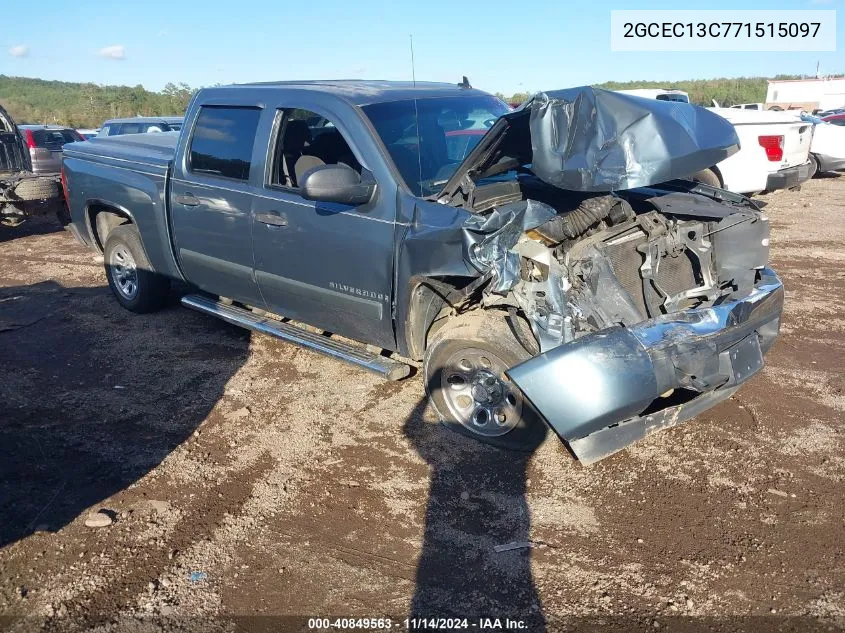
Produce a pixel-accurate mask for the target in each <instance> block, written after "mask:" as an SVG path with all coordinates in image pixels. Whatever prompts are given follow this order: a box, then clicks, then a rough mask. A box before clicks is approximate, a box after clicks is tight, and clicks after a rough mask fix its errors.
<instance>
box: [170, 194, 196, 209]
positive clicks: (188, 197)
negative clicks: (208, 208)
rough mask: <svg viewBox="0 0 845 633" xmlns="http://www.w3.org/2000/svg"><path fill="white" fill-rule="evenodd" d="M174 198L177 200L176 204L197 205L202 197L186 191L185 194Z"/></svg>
mask: <svg viewBox="0 0 845 633" xmlns="http://www.w3.org/2000/svg"><path fill="white" fill-rule="evenodd" d="M174 200H175V201H176V204H181V205H184V206H186V207H196V206H198V205H199V203H200V199H199V198H197V197H196V196H195V195H194V194H192V193H186V194H184V195H181V194H180V195H178V196H176V197H175V198H174Z"/></svg>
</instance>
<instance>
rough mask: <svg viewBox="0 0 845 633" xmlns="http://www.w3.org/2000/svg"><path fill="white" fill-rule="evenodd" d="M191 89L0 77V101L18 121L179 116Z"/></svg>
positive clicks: (75, 123) (80, 122) (87, 122)
mask: <svg viewBox="0 0 845 633" xmlns="http://www.w3.org/2000/svg"><path fill="white" fill-rule="evenodd" d="M194 92H195V90H194V89H192V88H191V87H190V86H188V85H187V84H185V83H178V84H177V83H169V84H167V85H166V86H165V87H164V89H163V90H162V91H161V92H152V91H150V90H146V89H144V87H143V86H141V85H137V86H134V87H133V86H100V85H97V84H94V83H75V82H68V81H45V80H43V79H30V78H28V77H8V76H6V75H0V105H2V106H3V107H4V108H6V110H7V111H8V112H9V114H10V115H12V118H13V119H15V121H17V122H18V123H47V124H56V125H67V126H69V127H74V128H98V127H100V126H101V125H102V124H103V121H105V120H107V119H114V118H118V117H131V116H136V115H138V116H166V115H181V114H184V113H185V108H186V107H187V106H188V102H189V101H190V100H191V97H192V96H193V94H194Z"/></svg>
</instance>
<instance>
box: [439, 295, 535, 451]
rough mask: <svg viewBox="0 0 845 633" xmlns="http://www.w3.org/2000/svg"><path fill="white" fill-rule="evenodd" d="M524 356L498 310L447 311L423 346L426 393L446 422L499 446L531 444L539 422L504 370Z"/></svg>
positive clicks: (521, 447) (530, 447)
mask: <svg viewBox="0 0 845 633" xmlns="http://www.w3.org/2000/svg"><path fill="white" fill-rule="evenodd" d="M517 326H519V327H523V328H524V329H527V328H528V326H527V325H526V324H523V323H521V322H520V323H518V324H517ZM527 334H528V335H529V336H530V330H528V332H527ZM530 357H531V353H530V352H529V351H528V350H526V349H525V347H523V345H522V344H521V343H520V342H519V339H518V338H517V337H516V336H515V335H514V333H513V332H512V331H511V326H510V324H509V323H508V322H507V321H506V320H505V318H504V316H503V315H501V314H500V313H497V312H495V311H476V312H471V313H468V314H464V315H461V316H459V317H453V318H451V319H450V320H449V321H447V322H446V324H445V325H443V327H441V328H440V329H439V330H438V331H437V332H436V333H435V334H434V335H433V336H432V338H431V340H430V341H429V344H428V347H427V349H426V355H425V361H424V374H425V381H426V393H427V394H428V396H429V398H430V399H431V403H432V405H433V406H434V408H435V410H436V411H437V413H438V414H439V416H440V419H441V420H442V422H443V424H444V425H445V426H446V427H447V428H449V429H451V430H453V431H456V432H458V433H461V434H462V435H466V436H469V437H472V438H474V439H476V440H479V441H480V442H484V443H485V444H492V445H494V446H498V447H500V448H505V449H511V450H523V451H526V450H533V449H534V448H536V447H537V446H538V445H539V444H540V443H541V442H542V441H543V438H544V437H545V434H546V427H545V424H544V423H543V421H542V420H541V419H540V417H539V416H538V415H537V413H536V412H535V411H534V409H533V408H532V407H531V404H530V403H529V402H528V401H527V400H526V399H525V396H523V395H522V392H521V391H520V390H519V389H518V388H517V386H516V385H515V384H514V383H513V382H512V381H511V380H510V379H509V378H508V377H507V376H506V375H505V370H506V369H509V368H510V367H513V366H514V365H517V364H519V363H521V362H523V361H525V360H528V359H529V358H530Z"/></svg>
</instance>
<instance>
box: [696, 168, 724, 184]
mask: <svg viewBox="0 0 845 633" xmlns="http://www.w3.org/2000/svg"><path fill="white" fill-rule="evenodd" d="M690 180H693V181H695V182H700V183H702V184H704V185H710V186H711V187H717V188H719V189H721V188H722V183H721V182H719V176H717V175H716V172H715V171H713V170H712V169H702V170H701V171H700V172H698V173H696V174H693V175H692V176H691V177H690Z"/></svg>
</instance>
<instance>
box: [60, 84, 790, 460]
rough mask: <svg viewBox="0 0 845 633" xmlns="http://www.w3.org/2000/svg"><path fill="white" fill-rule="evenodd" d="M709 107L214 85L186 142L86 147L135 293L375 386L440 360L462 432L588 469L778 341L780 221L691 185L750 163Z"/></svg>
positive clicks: (112, 261) (94, 231)
mask: <svg viewBox="0 0 845 633" xmlns="http://www.w3.org/2000/svg"><path fill="white" fill-rule="evenodd" d="M737 146H738V141H737V138H736V135H735V132H734V130H733V127H732V126H731V125H730V124H729V123H727V122H726V121H724V120H723V119H721V118H720V117H718V116H716V115H714V114H712V113H709V112H707V111H706V110H704V109H701V108H698V107H695V106H692V105H689V104H685V103H673V102H663V101H653V100H644V99H640V98H637V97H633V96H630V95H623V94H618V93H613V92H607V91H603V90H598V89H592V88H574V89H568V90H560V91H555V92H548V93H544V94H539V95H537V96H536V97H534V98H533V99H531V100H530V101H529V102H527V103H526V104H525V105H524V106H522V107H521V108H519V109H518V110H515V111H509V109H508V108H507V106H505V104H503V103H502V102H501V101H500V100H498V99H496V98H495V97H493V96H491V95H489V94H486V93H484V92H481V91H478V90H474V89H472V88H471V87H469V85H468V83H467V82H464V83H462V84H459V85H452V84H426V83H416V84H405V83H385V82H295V83H267V84H251V85H239V86H231V87H219V88H209V89H204V90H201V91H200V92H199V93H198V94H197V95H196V97H195V98H194V100H193V101H192V103H191V105H190V106H189V108H188V112H187V115H186V117H185V125H184V127H183V128H182V131H181V132H180V133H179V135H177V134H176V133H166V134H157V135H130V136H122V137H109V138H95V139H93V140H92V141H89V142H87V143H75V144H73V145H69V146H66V148H65V152H64V161H63V162H64V166H63V173H64V177H65V179H66V183H67V189H68V193H67V195H68V200H69V203H70V209H71V214H72V219H73V225H72V226H73V230H74V232H75V233H76V235H77V237H78V238H79V239H80V240H82V241H83V242H84V243H86V244H88V245H90V246H91V247H92V248H95V249H97V250H101V251H103V253H104V259H105V265H106V274H107V277H108V282H109V285H110V286H111V289H112V291H113V292H114V295H115V296H116V298H117V300H118V301H119V302H120V303H121V304H122V305H123V306H125V307H126V308H128V309H130V310H133V311H136V312H146V311H150V310H153V309H155V308H157V307H159V306H161V305H162V304H163V303H164V302H165V299H166V297H167V289H168V285H169V282H170V280H179V281H183V282H187V283H189V284H190V285H191V286H192V287H193V288H194V289H195V290H194V291H192V293H191V294H187V295H185V296H183V297H182V303H183V304H184V305H185V306H187V307H190V308H193V309H196V310H200V311H202V312H205V313H208V314H212V315H214V316H217V317H219V318H222V319H224V320H226V321H229V322H231V323H235V324H237V325H239V326H242V327H246V328H249V329H252V330H255V331H259V332H264V333H267V334H270V335H273V336H277V337H280V338H282V339H285V340H289V341H294V342H296V343H299V344H301V345H304V346H306V347H309V348H311V349H314V350H317V351H320V352H323V353H326V354H329V355H331V356H333V357H336V358H339V359H343V360H346V361H349V362H352V363H355V364H357V365H359V366H362V367H365V368H367V369H370V370H373V371H376V372H378V373H380V374H382V375H384V376H385V377H387V378H389V379H399V378H403V377H405V376H406V375H408V373H409V371H410V368H409V367H408V365H407V364H406V362H405V361H409V360H411V359H412V360H416V361H419V360H422V361H423V364H422V366H423V373H424V379H425V383H426V388H427V393H428V395H429V397H430V399H431V402H432V404H433V406H434V407H435V409H436V410H437V412H438V413H439V415H440V417H441V418H442V420H443V421H444V423H446V424H447V425H448V426H450V427H451V428H453V429H455V430H457V431H459V432H462V433H465V434H468V435H470V436H472V437H475V438H478V439H480V440H482V441H485V442H488V443H492V444H495V445H498V446H500V447H504V448H513V449H519V448H523V447H527V446H531V445H532V443H533V442H534V440H535V439H536V437H537V436H538V434H540V433H545V426H544V424H548V425H549V426H550V427H551V428H552V429H553V430H554V431H555V432H556V433H557V435H558V436H559V437H560V438H561V439H563V440H564V441H565V442H566V444H567V445H568V446H569V448H570V449H571V451H572V452H573V453H574V454H575V455H576V456H577V457H578V458H579V459H580V460H581V461H582V462H584V463H591V462H594V461H596V460H599V459H601V458H603V457H605V456H607V455H609V454H611V453H613V452H615V451H617V450H619V449H621V448H623V447H625V446H627V445H629V444H630V443H631V442H634V441H636V440H637V439H639V438H642V437H644V436H645V435H647V434H648V433H651V432H652V431H655V430H657V429H660V428H665V427H668V426H671V425H673V424H676V423H677V422H680V421H682V420H685V419H688V418H690V417H692V416H694V415H696V414H698V413H700V412H701V411H704V410H705V409H707V408H709V407H711V406H713V405H714V404H716V403H717V402H720V401H722V400H724V399H726V398H728V397H729V396H730V395H731V394H732V393H734V391H735V390H736V389H737V388H738V387H739V385H740V384H742V383H743V382H745V381H746V380H747V379H748V378H749V377H750V376H752V375H753V374H754V373H755V372H757V371H759V369H760V368H761V366H762V364H763V354H764V353H765V352H766V351H767V350H768V349H769V348H770V347H771V346H772V344H773V342H774V340H775V338H776V337H777V334H778V330H779V325H780V316H781V311H782V307H783V290H782V286H781V283H780V281H779V280H778V278H777V276H776V275H775V273H774V272H773V271H771V270H770V269H769V268H767V262H768V253H769V222H768V219H767V218H766V217H765V216H764V215H763V214H761V212H760V210H759V209H758V208H757V207H756V206H755V205H754V203H753V202H752V201H751V200H749V199H747V198H744V197H742V196H738V195H735V194H731V193H729V192H727V191H723V190H720V189H715V188H712V187H709V186H706V185H702V184H696V183H693V182H691V181H687V180H682V178H683V177H685V176H688V175H689V174H694V173H695V172H697V171H698V170H700V169H702V168H704V167H707V166H709V165H713V164H715V163H717V162H719V161H720V160H722V159H723V158H725V157H726V156H729V155H730V154H731V153H733V152H735V151H736V149H737Z"/></svg>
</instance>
